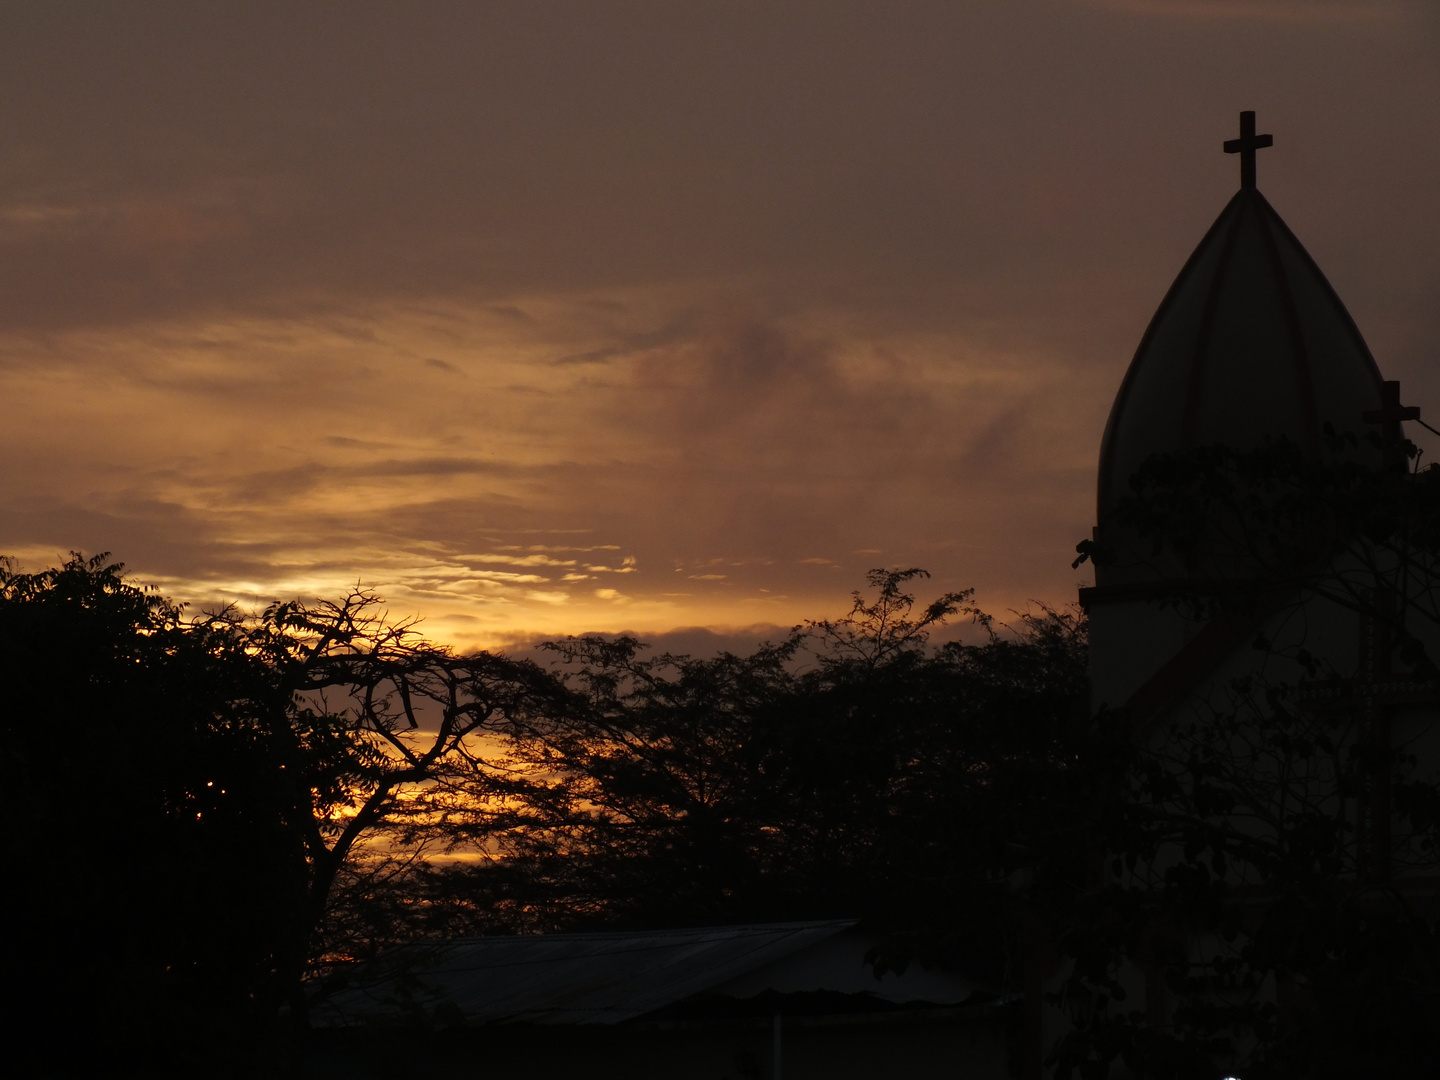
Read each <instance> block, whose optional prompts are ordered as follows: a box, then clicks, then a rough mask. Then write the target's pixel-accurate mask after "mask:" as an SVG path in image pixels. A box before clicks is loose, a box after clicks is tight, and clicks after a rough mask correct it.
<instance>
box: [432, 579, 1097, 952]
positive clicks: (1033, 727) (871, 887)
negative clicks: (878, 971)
mask: <svg viewBox="0 0 1440 1080" xmlns="http://www.w3.org/2000/svg"><path fill="white" fill-rule="evenodd" d="M921 576H922V572H920V571H916V570H905V571H875V572H873V573H872V574H871V575H870V585H871V587H872V590H873V593H872V598H871V599H866V598H865V597H862V596H861V595H859V594H857V595H856V598H855V602H854V605H853V607H852V610H851V611H850V613H849V614H848V615H847V616H846V617H845V618H843V619H840V620H834V621H824V622H812V623H809V624H807V625H806V626H804V627H801V628H797V629H796V631H795V632H793V633H792V634H791V635H789V636H788V637H787V638H786V639H785V640H783V641H781V642H780V643H778V644H770V645H765V646H762V647H761V648H759V649H757V650H756V651H755V652H754V653H752V654H750V655H748V656H736V655H733V654H728V653H726V654H721V655H719V656H717V657H714V658H709V659H703V658H695V657H690V656H676V655H672V654H661V655H655V656H651V655H647V654H646V652H645V651H644V649H643V646H641V645H640V643H638V642H637V641H635V640H634V639H632V638H619V639H614V640H611V639H602V638H596V637H588V638H573V639H568V640H566V641H563V642H557V643H554V644H553V645H552V646H550V648H551V649H552V650H553V652H554V653H555V655H556V657H557V658H558V660H559V662H560V664H561V667H562V668H563V669H565V670H566V671H567V672H568V674H567V676H566V677H567V679H568V685H569V688H570V690H571V691H572V696H571V697H569V698H568V699H563V700H562V699H552V701H551V702H550V703H549V704H550V705H551V706H552V707H551V709H550V711H545V712H537V713H534V714H532V715H531V717H529V718H528V720H527V722H526V723H524V724H519V725H515V726H514V727H512V728H511V729H509V735H510V737H511V739H512V740H513V749H512V757H511V759H510V761H509V762H508V765H509V766H510V767H511V768H513V769H514V770H516V773H517V775H519V776H523V777H527V778H528V780H527V782H526V784H525V785H524V786H517V787H516V788H515V789H513V793H512V797H513V800H514V801H513V804H512V808H511V816H510V818H509V819H508V821H507V823H506V824H507V829H506V831H505V832H503V833H501V834H498V838H499V840H500V843H501V846H502V847H501V849H502V851H503V853H504V856H505V857H504V858H502V859H498V860H494V861H491V862H487V863H483V864H481V865H479V866H475V865H473V864H472V865H462V866H459V867H452V868H451V869H449V870H447V871H446V872H445V873H443V874H441V875H438V877H437V878H435V879H433V880H432V881H431V885H432V886H433V887H434V888H435V889H436V890H437V891H436V892H435V893H434V894H433V895H435V896H437V897H440V896H450V897H453V898H456V899H459V898H463V897H466V896H468V897H472V898H473V897H485V898H486V901H485V904H484V905H482V908H483V910H477V911H475V913H474V915H475V918H476V920H477V922H476V925H478V926H481V927H485V926H489V927H490V928H494V927H495V926H496V922H495V921H488V922H487V920H497V919H498V920H510V925H512V926H519V927H523V928H526V929H557V928H579V927H594V926H601V925H644V926H656V925H673V924H686V923H688V924H695V923H704V922H726V921H741V920H748V919H770V918H787V917H817V916H821V915H858V916H862V917H864V918H866V919H868V920H869V921H870V922H871V924H872V925H874V926H876V927H877V928H881V929H884V930H886V931H889V932H890V934H891V938H890V940H891V941H892V946H891V947H890V948H889V949H887V952H886V956H885V958H884V960H883V962H886V963H893V964H902V963H904V962H906V961H907V960H908V959H909V958H910V957H913V956H916V955H921V956H923V957H925V958H926V959H935V958H939V957H941V956H944V957H948V958H950V959H956V958H960V957H963V958H964V959H966V960H968V961H970V962H972V963H982V964H984V965H986V966H987V967H988V968H990V969H991V970H993V971H994V972H995V974H996V976H997V978H1005V977H1011V978H1014V977H1015V973H1014V971H1013V969H1014V968H1015V967H1016V966H1017V965H1018V964H1019V962H1020V960H1021V958H1022V956H1023V951H1024V950H1023V944H1022V942H1021V938H1022V936H1023V935H1024V933H1025V929H1024V927H1023V925H1022V922H1023V912H1022V910H1021V907H1020V906H1018V905H1017V904H1016V903H1015V902H1014V901H1015V895H1014V889H1013V887H1012V883H1011V881H1010V875H1011V874H1012V873H1013V872H1014V871H1015V870H1016V869H1017V868H1019V867H1022V866H1024V867H1031V866H1034V865H1035V864H1036V863H1037V862H1038V861H1040V860H1042V859H1048V860H1050V864H1056V863H1064V864H1065V865H1066V866H1068V865H1069V864H1070V863H1073V862H1074V861H1075V854H1074V852H1073V850H1072V849H1073V840H1074V831H1075V829H1076V828H1077V821H1078V820H1079V819H1078V818H1077V816H1076V803H1077V802H1079V803H1083V804H1085V805H1086V806H1087V808H1088V807H1089V806H1090V805H1092V804H1093V801H1094V798H1095V788H1096V787H1098V786H1100V783H1099V781H1098V780H1097V779H1096V776H1095V774H1094V773H1093V771H1092V772H1086V771H1085V770H1082V769H1078V768H1076V765H1075V758H1076V753H1077V747H1078V746H1080V744H1082V743H1085V742H1086V740H1092V741H1093V735H1092V733H1091V732H1090V730H1089V727H1088V725H1089V717H1088V711H1087V702H1086V695H1087V687H1086V681H1085V655H1086V654H1085V640H1084V632H1085V631H1084V625H1083V622H1082V621H1081V620H1079V619H1078V618H1077V617H1076V616H1074V615H1071V614H1069V613H1062V612H1054V611H1048V610H1042V611H1039V612H1036V613H1033V614H1030V615H1026V616H1023V617H1021V618H1020V619H1019V620H1018V621H1017V625H1016V627H1015V628H1014V632H1013V633H1009V632H1007V633H1001V632H1000V630H999V629H998V628H997V627H995V626H994V624H993V623H992V622H991V621H990V620H989V619H986V618H985V617H984V616H983V615H981V614H980V613H979V612H978V611H977V610H976V609H975V608H973V607H972V606H971V605H970V604H969V596H970V594H969V593H958V594H947V595H945V596H942V597H940V598H938V599H937V600H935V601H934V602H933V603H931V604H929V605H926V606H925V607H924V608H922V609H920V610H919V611H917V610H916V602H915V598H914V596H913V595H912V594H911V593H909V592H908V591H907V588H908V586H909V585H910V583H911V582H913V581H914V580H915V579H917V578H919V577H921ZM955 615H961V616H969V617H970V618H972V619H976V620H978V622H979V625H980V633H981V635H982V638H983V640H982V642H981V643H980V644H962V643H958V642H957V643H950V644H946V645H944V646H943V647H936V646H934V645H932V644H931V643H930V641H929V639H928V635H929V633H930V632H931V631H932V630H933V629H934V628H936V627H938V626H940V625H941V624H942V623H943V622H944V620H946V619H947V618H950V617H952V616H955ZM1086 745H1088V743H1086ZM496 836H497V834H496V833H495V832H494V830H493V822H486V823H485V830H484V832H483V838H485V839H490V838H494V837H496ZM1057 872H1058V871H1057ZM436 907H438V908H445V907H447V905H446V904H445V903H444V902H439V903H437V904H436ZM451 910H454V909H453V907H452V908H451ZM1007 973H1008V975H1007Z"/></svg>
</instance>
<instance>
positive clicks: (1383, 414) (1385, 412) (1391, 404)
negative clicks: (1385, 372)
mask: <svg viewBox="0 0 1440 1080" xmlns="http://www.w3.org/2000/svg"><path fill="white" fill-rule="evenodd" d="M1364 417H1365V422H1366V423H1367V424H1398V423H1400V421H1401V420H1419V419H1420V406H1418V405H1401V404H1400V384H1399V383H1398V382H1396V381H1394V380H1386V382H1385V383H1384V392H1383V393H1382V394H1381V399H1380V408H1378V409H1366V410H1365V413H1364Z"/></svg>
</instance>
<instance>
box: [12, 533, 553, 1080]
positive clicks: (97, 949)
mask: <svg viewBox="0 0 1440 1080" xmlns="http://www.w3.org/2000/svg"><path fill="white" fill-rule="evenodd" d="M0 686H3V687H4V694H5V700H4V704H5V708H4V712H3V724H4V731H5V739H4V741H3V752H0V762H3V770H4V780H5V785H6V790H7V791H8V792H9V793H10V794H11V797H12V804H13V810H14V813H13V825H14V831H15V835H16V836H17V837H18V838H19V839H18V842H17V848H16V851H15V852H14V856H15V858H16V860H17V865H18V866H19V867H21V868H22V871H21V872H22V874H23V878H22V880H23V881H24V882H25V883H26V887H25V888H24V889H23V890H22V891H21V892H20V894H19V895H20V896H21V897H22V902H23V906H22V911H21V913H20V914H21V916H22V918H23V920H24V921H25V922H26V923H27V924H28V925H29V926H30V927H31V930H32V932H31V933H29V934H27V935H25V937H24V939H23V940H24V944H23V945H22V946H21V948H20V949H19V950H18V952H19V955H18V957H17V958H16V961H17V964H18V966H19V967H20V969H21V970H23V971H25V972H27V974H28V977H29V978H30V979H31V980H33V985H32V992H31V993H30V994H27V995H26V996H25V1001H26V1002H27V1003H28V1005H27V1006H26V1010H24V1011H22V1019H23V1020H24V1028H25V1030H27V1031H28V1032H29V1034H30V1040H29V1043H28V1045H30V1046H31V1047H33V1050H34V1055H35V1056H36V1057H37V1060H39V1059H45V1060H48V1058H49V1057H50V1056H52V1055H55V1054H57V1053H58V1054H61V1055H62V1056H63V1054H65V1053H69V1054H72V1055H76V1056H80V1055H87V1054H91V1053H99V1052H105V1053H107V1054H111V1055H114V1054H119V1055H122V1056H124V1055H129V1056H131V1057H134V1058H136V1059H137V1060H142V1061H144V1060H149V1059H153V1060H151V1067H153V1070H154V1071H157V1072H164V1071H166V1070H168V1069H174V1070H175V1071H177V1072H181V1073H184V1072H186V1071H191V1070H193V1069H194V1068H195V1067H196V1062H197V1061H200V1060H204V1061H206V1062H208V1063H209V1064H208V1065H207V1068H211V1069H212V1070H213V1069H214V1068H219V1067H225V1066H229V1067H233V1068H235V1069H241V1068H250V1067H254V1068H256V1069H263V1067H264V1065H265V1062H264V1060H263V1059H266V1058H267V1056H268V1057H275V1056H277V1055H281V1054H282V1052H283V1048H282V1046H281V1045H280V1043H279V1042H277V1041H276V1040H277V1036H276V1033H275V1030H274V1026H273V1023H274V1019H275V1014H276V1007H277V1006H278V1004H279V1003H280V1002H281V1001H282V1000H286V1001H288V1002H289V1005H290V1011H291V1015H292V1018H294V1019H295V1020H297V1021H299V1022H301V1023H302V1024H303V1020H304V1015H305V1007H306V980H307V976H311V975H313V974H314V973H315V971H316V965H317V964H319V965H320V967H321V968H322V969H323V967H324V965H325V964H327V963H329V962H332V961H333V960H334V959H336V958H337V957H346V956H350V955H354V954H355V953H356V952H357V950H363V949H365V948H373V947H374V945H375V940H376V938H377V936H380V937H383V936H384V935H390V936H394V935H396V934H403V932H404V931H403V929H402V927H403V923H399V924H394V923H392V924H390V925H384V924H382V923H379V922H378V921H377V920H375V919H373V918H371V919H368V920H367V918H366V906H367V904H369V905H372V906H373V904H374V902H375V901H376V900H377V889H376V885H377V884H378V883H379V882H381V881H383V880H384V879H385V877H386V876H387V875H389V876H392V877H393V875H394V873H395V871H396V868H397V867H403V866H404V865H406V864H407V862H413V858H414V856H415V854H416V852H417V851H418V850H419V849H420V848H421V847H422V846H423V844H424V842H425V837H426V836H427V835H428V833H429V832H430V831H433V829H434V828H435V827H437V826H438V825H441V824H443V822H444V821H445V820H446V819H447V817H450V816H453V815H456V814H461V815H463V816H464V817H465V819H466V821H467V823H468V824H469V825H470V827H471V828H472V830H473V828H474V827H475V825H476V822H477V821H478V820H480V819H482V818H483V817H484V813H485V803H484V800H485V799H486V798H487V797H488V796H489V795H491V794H492V793H493V792H494V791H495V790H496V786H495V785H493V784H490V783H488V782H487V780H486V770H485V752H486V750H485V746H484V741H483V740H484V736H485V732H486V731H487V730H491V729H493V728H495V727H496V726H497V725H499V724H500V723H502V722H506V721H508V720H510V719H512V718H513V717H514V716H515V715H517V714H518V713H522V712H523V711H524V710H525V709H527V708H530V707H532V706H533V703H535V702H537V701H540V700H543V699H544V698H545V697H546V695H547V694H550V693H553V692H554V690H555V688H554V684H553V681H552V680H549V679H548V678H547V677H546V676H545V675H544V673H542V672H540V671H539V669H538V668H535V667H534V665H526V664H519V663H512V662H510V661H506V660H504V659H502V658H498V657H493V656H490V655H488V654H484V653H480V654H475V655H471V656H465V657H460V656H456V655H454V654H453V653H451V652H450V651H448V650H446V649H443V648H440V647H437V646H434V645H431V644H429V643H427V642H425V641H424V640H423V639H422V638H420V637H419V635H418V634H417V633H416V631H415V628H414V626H413V625H411V624H399V625H397V624H393V623H390V622H388V621H387V620H386V618H385V617H384V614H383V610H382V608H381V606H380V604H379V601H378V600H377V599H376V598H375V597H374V596H372V595H371V594H369V593H366V592H364V591H355V592H352V593H351V594H350V595H349V596H347V597H345V598H344V599H342V600H340V601H336V602H333V603H330V602H322V603H319V604H312V605H303V604H298V603H290V604H277V605H274V606H272V607H271V608H269V609H268V610H267V611H265V612H264V613H263V615H261V616H259V617H255V618H250V617H247V616H245V615H244V614H243V613H240V612H237V611H235V610H233V609H227V610H224V611H221V612H217V613H213V614H209V615H204V616H201V617H199V618H190V617H187V616H186V615H185V613H184V612H183V610H182V609H181V608H180V607H178V606H177V605H175V604H172V603H170V602H169V601H167V600H165V599H164V598H163V597H160V596H159V595H158V594H156V593H154V592H152V591H149V590H146V589H143V588H140V587H138V586H136V585H134V584H131V583H130V582H128V581H126V580H125V578H124V576H123V573H122V567H121V566H120V565H119V564H114V563H108V562H107V561H106V558H105V556H103V555H102V556H97V557H95V558H91V559H85V558H82V557H80V556H78V555H76V556H72V558H71V559H70V560H69V561H68V562H67V563H65V564H64V565H63V566H61V567H58V568H55V569H51V570H46V571H43V572H41V573H38V574H22V573H18V572H16V571H15V570H14V568H13V567H12V566H11V565H9V564H5V565H3V566H0ZM462 784H463V796H462V794H461V786H462ZM403 910H404V909H403V905H399V906H397V905H393V904H392V905H391V908H390V911H389V914H390V915H391V916H394V915H397V914H402V913H403ZM62 1000H65V1001H70V1002H72V1003H75V1004H74V1005H72V1007H75V1008H79V1009H81V1010H82V1011H83V1012H85V1014H86V1015H87V1017H89V1020H88V1021H87V1024H86V1025H85V1035H84V1036H83V1037H81V1038H74V1037H68V1036H67V1037H63V1038H62V1037H61V1035H60V1031H61V1029H62V1028H64V1027H67V1026H68V1023H69V1022H68V1019H67V1018H66V1016H65V1015H63V1014H62V1013H61V1012H59V1011H55V1005H54V1003H55V1002H57V1001H62ZM45 1032H50V1033H52V1034H51V1038H49V1039H48V1040H47V1039H45V1038H43V1037H41V1035H42V1034H43V1033H45ZM217 1060H218V1061H220V1062H221V1063H222V1064H221V1065H220V1066H216V1065H215V1064H214V1063H215V1061H217ZM272 1064H273V1062H272ZM47 1067H48V1066H47Z"/></svg>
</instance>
